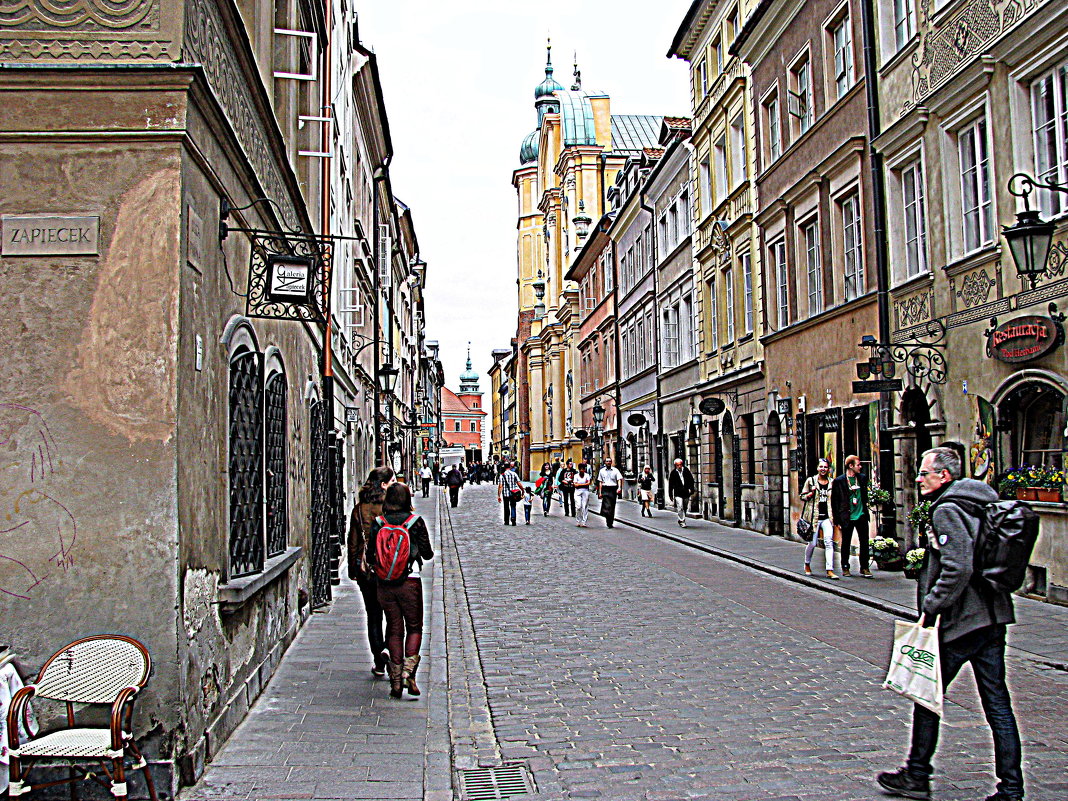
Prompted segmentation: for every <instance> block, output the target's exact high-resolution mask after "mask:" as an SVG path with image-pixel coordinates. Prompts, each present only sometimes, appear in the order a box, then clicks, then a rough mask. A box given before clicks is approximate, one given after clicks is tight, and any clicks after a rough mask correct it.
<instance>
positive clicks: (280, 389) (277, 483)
mask: <svg viewBox="0 0 1068 801" xmlns="http://www.w3.org/2000/svg"><path fill="white" fill-rule="evenodd" d="M263 395H264V415H265V417H266V432H265V437H264V440H265V448H264V450H265V455H266V461H267V475H266V482H265V483H266V494H267V556H268V557H271V556H277V555H278V554H280V553H282V552H283V551H285V549H286V546H287V544H288V536H289V514H288V504H287V501H286V498H287V491H288V474H287V472H286V377H285V373H274V374H272V375H271V377H270V378H268V379H267V384H266V386H265V387H264V392H263Z"/></svg>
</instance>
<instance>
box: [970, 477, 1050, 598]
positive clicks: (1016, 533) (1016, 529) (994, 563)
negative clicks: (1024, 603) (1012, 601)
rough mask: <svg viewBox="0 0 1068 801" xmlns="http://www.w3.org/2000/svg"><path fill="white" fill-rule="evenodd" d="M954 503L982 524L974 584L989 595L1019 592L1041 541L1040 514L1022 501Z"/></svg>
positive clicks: (977, 539) (977, 544) (977, 541)
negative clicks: (1039, 529) (1038, 541)
mask: <svg viewBox="0 0 1068 801" xmlns="http://www.w3.org/2000/svg"><path fill="white" fill-rule="evenodd" d="M951 503H956V504H957V505H959V506H960V507H961V508H962V509H964V510H965V511H966V512H968V513H969V514H973V515H975V516H977V517H978V518H979V520H980V523H979V534H978V536H977V537H976V538H975V561H974V562H973V566H974V567H973V569H974V571H975V572H974V574H973V575H972V581H973V582H974V583H975V584H976V585H977V586H978V587H980V588H981V589H983V590H987V591H993V592H999V593H1013V592H1016V590H1018V589H1020V587H1022V586H1023V583H1024V579H1026V578H1027V565H1028V563H1029V562H1030V561H1031V551H1033V550H1034V549H1035V540H1037V539H1038V520H1039V518H1038V513H1036V512H1035V511H1034V510H1033V509H1032V508H1031V507H1030V506H1028V505H1027V504H1026V503H1023V502H1021V501H991V502H990V503H988V504H986V505H985V506H982V505H979V504H971V503H960V502H958V500H957V499H956V498H954V499H953V500H952V501H951Z"/></svg>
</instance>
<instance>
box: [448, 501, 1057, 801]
mask: <svg viewBox="0 0 1068 801" xmlns="http://www.w3.org/2000/svg"><path fill="white" fill-rule="evenodd" d="M493 493H494V490H493V488H492V487H475V488H469V489H466V490H465V491H464V493H463V498H462V501H461V504H460V507H459V508H457V509H453V510H451V524H452V534H451V537H452V538H453V539H454V542H455V554H454V555H453V556H454V557H455V556H457V555H458V557H459V562H460V566H461V567H462V581H463V585H464V589H465V590H466V594H467V598H468V601H469V608H470V614H471V621H472V623H473V631H474V636H475V638H476V639H477V645H478V653H479V658H480V659H479V661H480V663H481V667H482V670H483V672H484V677H485V685H486V696H487V698H488V704H489V707H490V710H491V713H492V726H493V734H494V735H495V737H496V740H497V743H498V745H499V749H500V756H501V758H502V759H503V760H504V761H506V762H508V761H523V762H526V763H527V764H528V765H529V766H530V767H531V768H532V770H533V773H534V777H535V780H536V781H537V782H538V785H539V789H540V791H541V793H543V794H544V795H546V796H549V797H561V798H605V799H614V800H615V799H619V800H623V799H689V798H716V799H738V801H743V800H746V801H750V800H753V801H755V800H756V799H766V800H767V801H771V800H772V799H799V800H807V799H819V798H836V799H872V798H879V797H880V792H879V791H878V789H877V788H876V786H875V784H874V781H873V778H874V775H875V773H876V772H877V771H879V770H885V769H892V768H895V767H897V766H898V765H899V764H900V763H901V761H902V759H903V757H904V754H905V750H906V740H907V736H908V730H909V725H908V722H909V718H910V708H909V705H908V704H907V702H905V701H904V700H902V699H900V698H899V697H897V696H896V695H894V694H892V693H890V692H888V691H886V690H883V689H881V687H880V683H881V681H882V678H883V676H884V675H885V667H886V664H887V659H888V653H889V646H890V639H891V633H892V629H893V623H892V621H893V618H892V617H891V616H890V615H889V614H887V613H885V612H882V611H879V610H876V609H871V608H866V607H863V606H860V605H858V604H857V603H855V602H852V601H850V600H847V599H843V598H839V597H836V596H834V595H830V594H827V593H823V592H820V591H818V590H815V589H811V588H809V587H805V586H801V585H798V584H794V583H789V582H786V581H783V580H781V579H779V578H775V577H772V576H768V575H765V574H762V573H759V572H757V571H755V570H752V569H749V568H746V567H744V566H740V565H738V564H734V563H731V562H726V561H723V560H720V559H717V558H715V557H712V556H708V555H705V554H702V553H699V552H695V551H694V550H692V549H689V548H686V547H683V546H679V545H676V544H673V543H669V542H665V541H663V540H659V539H654V538H652V537H650V536H649V535H646V534H643V533H640V532H636V531H635V530H633V529H631V528H629V527H626V526H617V528H616V529H614V530H612V531H609V530H607V529H605V528H604V523H603V521H602V520H600V519H599V518H591V524H590V525H591V528H589V529H577V528H575V526H574V524H573V523H572V521H571V520H570V519H564V518H562V517H560V515H559V510H558V509H557V508H556V507H554V509H553V512H552V515H551V516H550V517H548V518H545V517H543V516H542V515H541V514H540V512H537V513H536V514H535V517H534V519H533V521H532V524H531V525H530V526H524V525H523V524H522V522H520V524H519V526H517V527H515V528H510V527H504V526H502V524H501V521H500V507H499V506H498V504H497V503H496V502H495V497H494V494H493ZM442 537H443V540H445V539H446V532H443V535H442ZM446 550H447V546H446ZM448 559H449V555H448V554H446V562H445V565H444V567H445V570H446V572H448V571H449V567H450V565H449V561H448ZM446 614H447V616H449V615H450V614H451V612H447V613H446ZM452 625H453V624H452V623H451V622H450V632H449V647H450V650H451V649H452V647H453V630H452ZM453 678H454V677H453V676H452V675H451V674H450V683H451V682H453ZM468 678H469V680H470V677H468ZM1009 681H1010V685H1011V687H1012V689H1013V690H1014V692H1015V699H1014V700H1015V705H1016V711H1017V714H1018V717H1019V718H1020V721H1021V729H1022V732H1021V733H1022V736H1023V740H1024V749H1025V752H1024V758H1025V776H1026V777H1027V779H1028V782H1029V786H1028V798H1029V799H1031V801H1055V799H1063V798H1065V797H1068V778H1066V775H1068V739H1066V729H1065V726H1064V713H1065V710H1066V709H1068V675H1065V673H1064V672H1063V671H1059V670H1056V669H1052V668H1049V667H1047V666H1045V665H1041V664H1039V663H1037V662H1034V661H1030V660H1026V659H1022V658H1019V657H1017V656H1010V661H1009ZM451 692H452V688H451V687H450V693H451ZM453 727H454V736H456V735H457V732H456V731H455V728H456V718H455V717H454V718H453ZM459 734H461V735H462V734H463V732H460V733H459ZM936 769H937V774H936V777H935V797H936V798H939V799H960V800H961V801H964V799H975V798H980V799H981V798H984V797H985V796H986V795H987V794H988V793H990V792H992V791H993V781H994V780H993V775H992V756H991V746H990V734H989V730H988V729H987V727H986V724H985V723H984V721H983V719H982V713H981V710H980V707H979V701H978V698H977V696H976V694H975V691H974V683H973V681H972V678H971V676H970V672H969V671H968V670H967V669H966V670H965V671H964V673H963V674H962V676H961V678H960V679H958V681H957V682H956V683H955V684H954V685H953V687H952V688H951V690H950V692H949V693H948V696H947V709H946V716H945V725H944V726H943V735H942V743H941V746H940V749H939V755H938V757H937V760H936Z"/></svg>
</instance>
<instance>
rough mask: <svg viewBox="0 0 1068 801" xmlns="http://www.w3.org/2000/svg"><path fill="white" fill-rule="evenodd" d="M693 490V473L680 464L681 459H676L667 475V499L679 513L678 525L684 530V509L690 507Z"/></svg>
mask: <svg viewBox="0 0 1068 801" xmlns="http://www.w3.org/2000/svg"><path fill="white" fill-rule="evenodd" d="M693 490H694V483H693V473H691V472H690V468H688V467H687V466H686V465H684V464H683V463H682V459H676V460H675V468H674V469H673V470H672V471H671V473H670V474H669V475H668V498H670V499H671V502H672V503H673V504H675V510H676V511H677V512H678V513H679V525H680V526H682V527H683V528H686V508H687V507H688V506H689V505H690V496H691V495H693Z"/></svg>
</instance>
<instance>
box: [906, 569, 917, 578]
mask: <svg viewBox="0 0 1068 801" xmlns="http://www.w3.org/2000/svg"><path fill="white" fill-rule="evenodd" d="M919 577H920V568H918V567H906V568H905V578H910V579H918V578H919Z"/></svg>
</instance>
